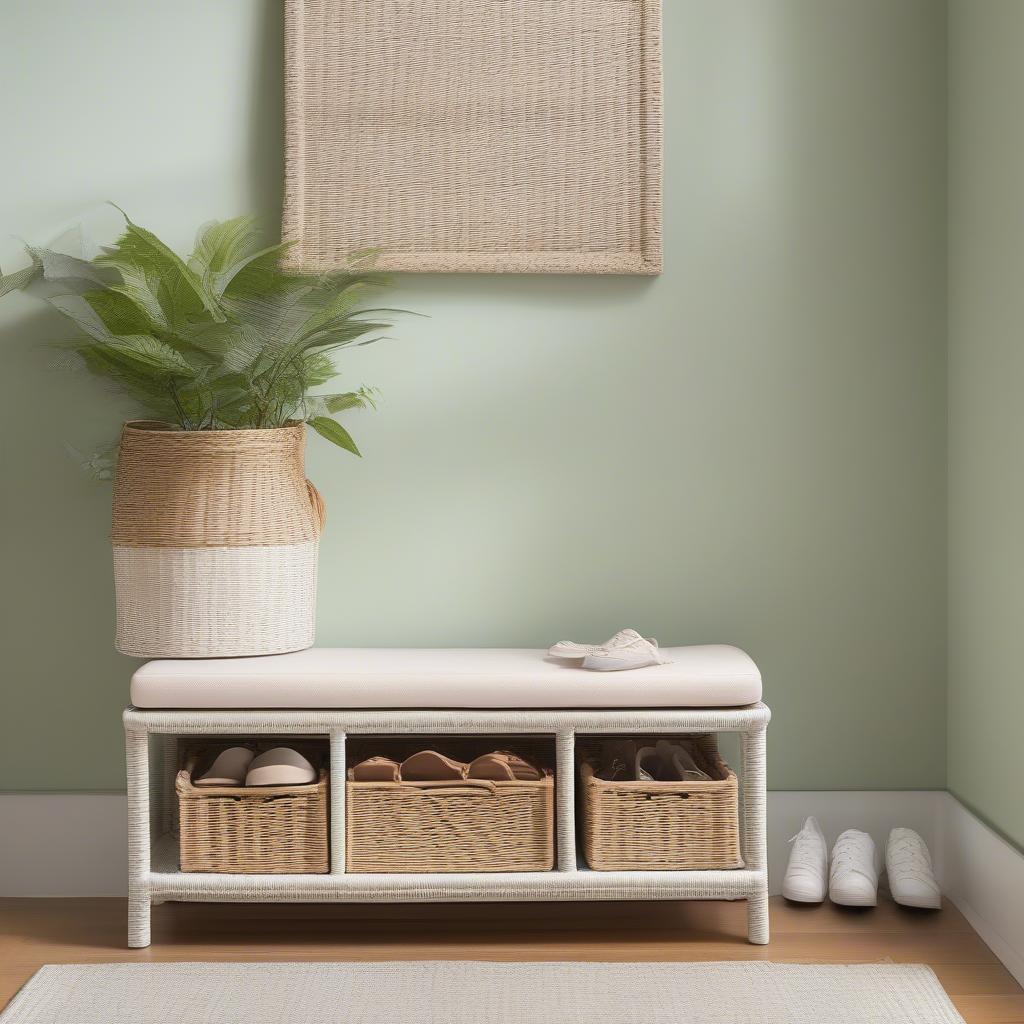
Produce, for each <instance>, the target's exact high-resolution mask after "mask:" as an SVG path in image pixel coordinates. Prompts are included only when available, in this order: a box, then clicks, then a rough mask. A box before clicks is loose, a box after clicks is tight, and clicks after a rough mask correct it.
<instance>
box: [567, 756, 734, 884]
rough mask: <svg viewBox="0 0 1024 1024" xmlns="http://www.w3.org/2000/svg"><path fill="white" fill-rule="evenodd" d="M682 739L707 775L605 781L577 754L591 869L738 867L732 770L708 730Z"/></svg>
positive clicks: (593, 765)
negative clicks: (691, 779) (693, 778)
mask: <svg viewBox="0 0 1024 1024" xmlns="http://www.w3.org/2000/svg"><path fill="white" fill-rule="evenodd" d="M637 742H638V744H639V743H640V742H641V741H640V740H639V739H638V740H637ZM652 742H653V741H652ZM687 743H688V744H689V746H690V749H691V750H692V752H693V755H694V759H695V760H696V762H697V763H698V765H699V766H700V767H701V768H702V769H703V770H704V771H705V772H707V774H709V775H710V776H711V781H709V782H605V781H604V780H602V779H599V778H597V777H596V776H595V770H596V767H597V765H596V761H595V760H594V759H593V758H591V757H587V756H584V759H583V760H582V762H581V764H580V783H581V785H580V790H581V802H582V816H583V853H584V856H585V857H586V860H587V864H589V865H590V867H591V868H593V869H594V870H595V871H691V870H707V871H710V870H716V869H722V868H739V867H742V866H743V861H742V859H741V857H740V842H739V804H738V797H739V792H738V786H737V783H736V774H735V773H734V772H733V771H732V770H731V769H730V768H729V766H728V765H727V764H726V763H725V762H724V761H723V760H722V758H721V756H720V755H719V753H718V745H717V743H716V741H715V738H714V736H693V737H687Z"/></svg>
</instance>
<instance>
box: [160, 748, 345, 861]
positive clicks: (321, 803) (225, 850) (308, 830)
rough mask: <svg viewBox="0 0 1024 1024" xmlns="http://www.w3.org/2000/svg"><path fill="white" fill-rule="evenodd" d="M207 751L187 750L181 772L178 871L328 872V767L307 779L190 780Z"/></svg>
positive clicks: (178, 785)
mask: <svg viewBox="0 0 1024 1024" xmlns="http://www.w3.org/2000/svg"><path fill="white" fill-rule="evenodd" d="M212 757H213V752H212V751H204V750H197V751H194V752H192V753H191V754H189V756H188V757H187V759H186V761H185V767H184V768H182V769H181V771H179V772H178V775H177V778H176V779H175V783H174V788H175V791H176V792H177V794H178V817H179V829H180V838H179V857H180V862H181V870H182V871H208V872H215V873H219V874H240V875H290V874H326V873H327V867H328V849H327V799H328V776H327V770H326V769H325V768H323V767H321V768H320V775H319V779H318V780H317V781H316V782H314V783H310V784H309V785H305V786H249V787H245V786H194V785H192V775H193V773H194V772H195V770H196V768H197V767H198V766H200V765H201V764H206V763H209V761H210V760H211V759H212Z"/></svg>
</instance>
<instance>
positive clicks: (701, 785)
mask: <svg viewBox="0 0 1024 1024" xmlns="http://www.w3.org/2000/svg"><path fill="white" fill-rule="evenodd" d="M722 765H723V766H724V768H725V772H726V775H725V778H724V779H692V780H689V781H686V780H683V781H680V782H658V781H654V780H652V781H651V782H647V781H645V780H643V779H623V780H621V781H612V780H609V779H599V778H598V777H597V775H596V773H595V771H594V762H593V761H592V760H591V759H590V758H584V759H583V760H582V761H580V774H581V775H582V776H583V782H584V784H586V785H589V786H601V787H605V788H609V789H612V788H614V789H620V788H621V789H626V790H630V789H650V788H651V787H652V786H654V787H656V791H657V792H659V793H678V792H683V791H684V790H685V791H688V790H691V789H697V790H701V789H713V788H719V789H722V788H725V787H728V786H732V785H734V784H736V783H737V782H738V780H737V778H736V773H735V772H734V771H733V770H732V768H730V767H729V765H727V764H726V763H725V762H724V761H723V762H722Z"/></svg>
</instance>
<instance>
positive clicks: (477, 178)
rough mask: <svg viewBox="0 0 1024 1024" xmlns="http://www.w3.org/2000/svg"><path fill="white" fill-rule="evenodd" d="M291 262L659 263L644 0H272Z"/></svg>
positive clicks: (652, 59) (528, 267)
mask: <svg viewBox="0 0 1024 1024" xmlns="http://www.w3.org/2000/svg"><path fill="white" fill-rule="evenodd" d="M286 40H287V41H286V89H287V159H286V198H285V213H284V235H285V237H286V238H288V239H292V240H294V241H295V242H296V244H295V246H294V248H293V250H292V257H291V259H292V262H293V264H294V265H296V266H301V267H303V268H306V269H315V270H320V269H327V268H330V267H334V266H338V265H340V264H342V263H343V262H344V260H345V257H346V256H347V254H348V253H350V252H352V251H354V250H359V249H363V248H367V247H369V248H374V249H377V250H378V251H379V256H378V259H377V266H379V267H380V268H381V269H384V270H403V271H478V272H520V273H614V274H656V273H659V272H660V270H661V162H662V159H661V151H662V146H661V136H662V131H661V118H662V104H661V95H662V94H661V0H286Z"/></svg>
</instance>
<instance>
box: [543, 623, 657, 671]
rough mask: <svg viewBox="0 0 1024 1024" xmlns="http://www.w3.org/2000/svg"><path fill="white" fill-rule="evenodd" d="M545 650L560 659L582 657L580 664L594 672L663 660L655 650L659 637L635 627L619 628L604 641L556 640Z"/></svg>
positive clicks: (638, 665) (617, 669) (570, 659)
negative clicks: (648, 635)
mask: <svg viewBox="0 0 1024 1024" xmlns="http://www.w3.org/2000/svg"><path fill="white" fill-rule="evenodd" d="M548 654H549V655H551V657H552V658H561V659H562V660H563V661H582V662H583V668H589V669H594V670H595V671H597V672H621V671H622V670H623V669H631V668H647V666H648V665H664V664H665V658H663V657H662V655H661V652H660V651H659V650H658V641H657V640H655V639H654V638H653V637H644V636H641V635H640V634H639V633H638V632H637V631H636V630H635V629H620V630H619V632H618V633H616V634H615V636H613V637H612V638H611V639H610V640H606V641H605V642H604V643H603V644H578V643H575V642H574V641H572V640H559V641H558V643H557V644H555V645H554V646H553V647H550V648H548Z"/></svg>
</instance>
